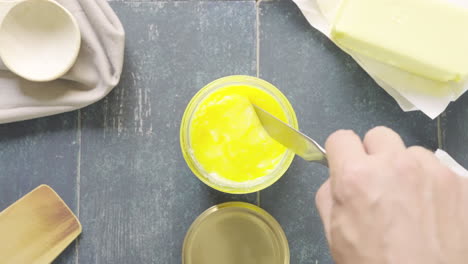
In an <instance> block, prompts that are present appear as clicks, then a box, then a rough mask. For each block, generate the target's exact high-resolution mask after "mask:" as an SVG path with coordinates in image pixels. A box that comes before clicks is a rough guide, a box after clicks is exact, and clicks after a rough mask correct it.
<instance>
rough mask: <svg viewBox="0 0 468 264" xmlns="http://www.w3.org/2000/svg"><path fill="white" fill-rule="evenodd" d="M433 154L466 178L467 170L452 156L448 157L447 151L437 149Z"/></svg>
mask: <svg viewBox="0 0 468 264" xmlns="http://www.w3.org/2000/svg"><path fill="white" fill-rule="evenodd" d="M435 155H436V156H437V158H439V160H440V161H441V162H442V163H443V164H445V165H446V166H447V167H449V168H450V169H451V170H452V171H453V172H455V173H456V174H458V175H460V176H461V177H465V178H468V171H467V170H466V169H465V168H463V167H462V166H461V165H460V164H458V163H457V162H456V161H455V160H454V159H453V158H452V157H450V155H449V154H447V152H445V151H443V150H440V149H439V150H437V151H436V152H435Z"/></svg>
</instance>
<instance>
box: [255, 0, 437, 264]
mask: <svg viewBox="0 0 468 264" xmlns="http://www.w3.org/2000/svg"><path fill="white" fill-rule="evenodd" d="M259 17H260V38H259V39H260V47H259V49H260V54H259V65H260V67H259V73H260V77H261V78H264V79H266V80H269V81H271V82H272V83H273V84H275V85H277V86H278V87H279V88H280V89H281V90H282V91H283V92H284V93H285V94H286V96H287V97H288V98H289V99H290V101H291V103H292V105H293V107H294V108H295V110H296V114H297V116H298V120H299V127H300V128H301V130H302V131H304V132H305V133H307V134H308V135H310V136H312V137H313V138H314V139H316V140H318V142H320V143H322V144H323V143H324V142H325V140H326V138H327V137H328V135H329V134H330V133H332V132H334V131H335V130H337V129H353V130H355V131H356V132H357V133H358V134H359V135H361V136H364V133H365V132H366V131H367V130H368V129H371V128H372V127H374V126H378V125H385V126H389V127H391V128H393V129H395V130H396V131H397V132H399V133H400V134H401V135H402V137H403V138H404V140H405V141H406V143H407V144H408V145H414V144H418V145H423V146H425V147H427V148H430V149H434V150H435V149H436V148H437V127H436V121H432V120H430V119H429V118H427V117H425V116H424V115H423V114H421V113H417V112H413V113H404V112H403V111H401V109H400V108H399V107H398V105H397V104H396V102H395V101H394V100H393V99H392V98H391V97H390V96H389V95H387V94H386V93H385V92H384V91H383V90H382V88H380V87H379V86H378V85H377V84H375V83H374V81H373V80H372V79H371V78H370V77H369V76H368V75H367V74H366V73H365V72H364V71H363V70H362V69H361V68H360V67H359V66H358V65H357V64H356V63H355V62H354V61H353V60H352V58H351V57H349V56H348V55H346V54H345V53H343V52H342V51H340V50H339V49H338V48H337V47H336V46H335V45H334V44H333V43H332V42H331V41H329V40H328V39H327V38H326V37H325V36H323V35H322V34H321V33H320V32H318V31H316V30H314V29H313V28H312V27H311V26H310V25H309V23H307V21H306V19H305V18H304V17H303V15H302V14H301V12H300V10H299V9H298V8H297V7H296V5H295V4H294V3H293V2H292V1H283V0H280V1H262V2H261V3H260V7H259ZM327 177H328V171H327V170H326V169H325V168H323V167H322V166H320V165H317V164H310V163H307V162H305V161H303V160H301V159H300V158H297V159H296V160H295V161H294V162H293V164H292V166H291V168H290V169H289V171H288V172H287V173H286V174H285V175H284V176H283V177H282V178H281V179H280V181H279V182H278V183H276V184H275V185H273V186H272V187H271V188H268V189H266V190H264V191H262V192H261V198H262V199H261V206H262V208H264V209H266V210H267V211H269V212H270V213H271V214H272V215H273V216H275V217H276V218H277V219H278V221H279V222H280V224H281V225H282V226H283V228H284V229H285V232H286V235H287V237H288V239H289V243H290V248H291V263H301V264H328V263H331V262H332V260H331V257H330V253H329V249H328V245H327V242H326V239H325V236H324V234H323V231H322V224H321V220H320V217H319V215H318V212H317V210H316V209H315V193H316V190H317V189H318V188H319V187H320V185H321V184H322V183H323V182H324V181H325V179H326V178H327Z"/></svg>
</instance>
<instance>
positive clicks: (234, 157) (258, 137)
mask: <svg viewBox="0 0 468 264" xmlns="http://www.w3.org/2000/svg"><path fill="white" fill-rule="evenodd" d="M251 102H252V103H255V104H257V105H259V106H260V107H262V108H264V109H266V110H267V111H269V112H270V113H272V114H273V115H275V116H276V117H278V118H280V119H282V120H283V121H286V115H285V113H284V112H283V110H282V108H281V105H280V104H279V103H278V102H277V101H276V100H275V99H274V98H273V97H272V96H271V95H269V94H268V93H267V92H264V91H262V90H259V89H257V88H254V87H249V86H230V87H226V88H224V89H220V90H217V91H215V92H213V93H212V94H210V95H208V96H207V98H205V99H204V100H203V101H202V102H201V103H200V104H199V106H198V107H197V109H196V110H195V113H194V116H193V118H192V121H191V124H190V144H191V148H192V154H193V155H194V157H195V159H196V160H197V162H198V163H199V165H200V166H201V167H202V168H203V169H204V170H205V171H206V172H208V173H209V174H214V175H216V176H218V177H222V178H225V179H228V180H231V181H235V182H245V181H249V180H255V179H257V178H260V177H263V176H266V175H268V174H269V173H270V172H271V171H272V170H274V169H275V168H276V167H277V166H278V164H279V163H280V161H281V159H282V158H283V156H284V154H285V152H286V149H285V148H284V147H283V146H282V145H280V144H279V143H277V142H276V141H274V140H273V139H272V138H270V137H269V136H268V134H267V132H266V131H265V130H264V128H263V127H262V125H261V123H260V121H259V119H258V117H257V115H256V113H255V110H254V109H253V107H252V104H251Z"/></svg>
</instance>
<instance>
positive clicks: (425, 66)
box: [331, 0, 468, 82]
mask: <svg viewBox="0 0 468 264" xmlns="http://www.w3.org/2000/svg"><path fill="white" fill-rule="evenodd" d="M331 37H332V39H333V40H334V41H335V42H336V43H337V44H338V45H339V46H341V47H343V48H344V49H347V50H351V51H354V52H357V53H359V54H362V55H365V56H368V57H371V58H373V59H375V60H378V61H381V62H384V63H386V64H390V65H393V66H396V67H398V68H401V69H403V70H406V71H408V72H411V73H414V74H417V75H420V76H423V77H426V78H429V79H432V80H436V81H442V82H448V81H461V80H464V79H465V78H466V77H467V76H468V9H466V8H463V7H459V6H456V5H454V4H450V3H447V1H446V0H342V3H341V7H340V9H339V11H338V14H337V16H336V17H335V21H334V23H333V27H332V32H331Z"/></svg>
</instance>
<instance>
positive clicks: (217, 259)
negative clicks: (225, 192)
mask: <svg viewBox="0 0 468 264" xmlns="http://www.w3.org/2000/svg"><path fill="white" fill-rule="evenodd" d="M182 263H183V264H240V263H242V264H289V246H288V241H287V239H286V236H285V234H284V232H283V229H282V228H281V226H280V225H279V224H278V222H277V221H276V220H275V219H274V218H273V217H272V216H271V215H270V214H268V213H267V212H266V211H265V210H263V209H261V208H259V207H257V206H255V205H252V204H248V203H243V202H229V203H224V204H220V205H216V206H213V207H211V208H209V209H208V210H206V211H205V212H203V213H202V214H201V215H200V216H199V217H198V218H197V219H196V220H195V222H193V224H192V226H191V227H190V229H189V230H188V232H187V235H186V237H185V241H184V246H183V249H182Z"/></svg>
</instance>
